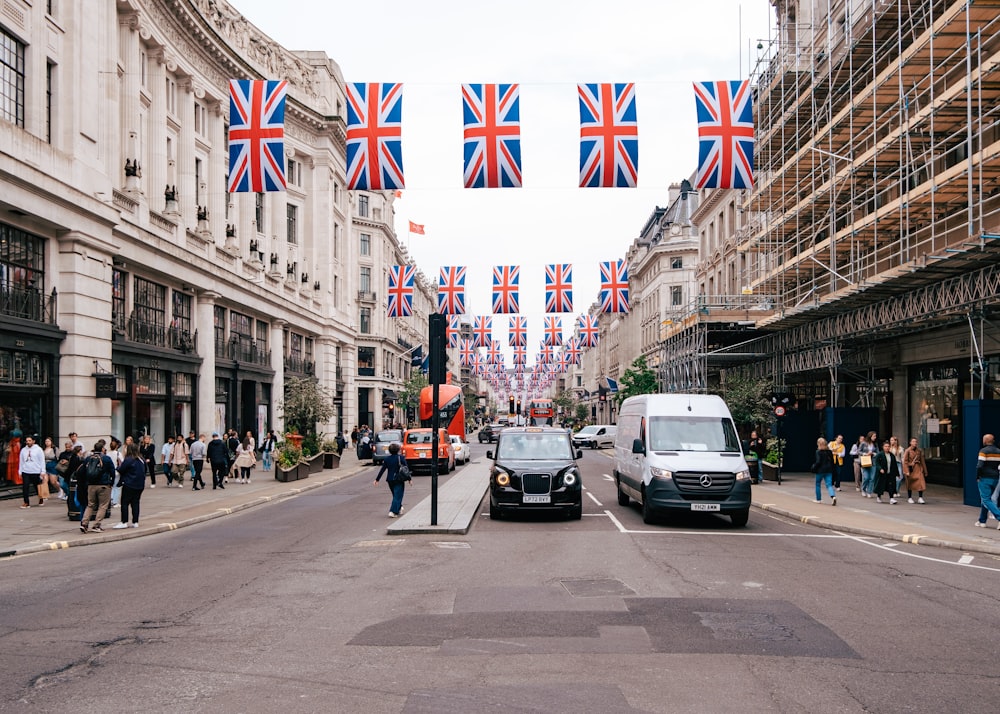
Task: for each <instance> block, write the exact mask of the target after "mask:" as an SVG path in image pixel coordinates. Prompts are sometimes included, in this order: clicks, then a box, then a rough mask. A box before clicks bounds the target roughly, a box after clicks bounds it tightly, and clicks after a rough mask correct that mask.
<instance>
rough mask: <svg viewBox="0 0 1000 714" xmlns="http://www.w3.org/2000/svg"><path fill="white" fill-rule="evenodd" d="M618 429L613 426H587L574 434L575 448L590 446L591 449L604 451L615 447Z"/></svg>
mask: <svg viewBox="0 0 1000 714" xmlns="http://www.w3.org/2000/svg"><path fill="white" fill-rule="evenodd" d="M616 432H617V429H616V427H615V426H614V425H612V424H594V425H592V426H585V427H583V428H582V429H580V431H578V432H576V433H575V434H573V446H580V447H583V446H589V447H590V448H591V449H603V448H604V447H605V446H614V445H615V433H616Z"/></svg>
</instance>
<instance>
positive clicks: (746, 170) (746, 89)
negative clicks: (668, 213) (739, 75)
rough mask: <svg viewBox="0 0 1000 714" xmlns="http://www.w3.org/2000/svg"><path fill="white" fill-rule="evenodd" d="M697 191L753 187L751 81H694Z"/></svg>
mask: <svg viewBox="0 0 1000 714" xmlns="http://www.w3.org/2000/svg"><path fill="white" fill-rule="evenodd" d="M694 100H695V106H696V109H697V112H698V173H697V174H696V176H695V183H696V185H697V188H751V187H752V186H753V144H754V127H753V97H752V95H751V93H750V82H749V80H743V81H742V82H740V81H734V82H695V83H694Z"/></svg>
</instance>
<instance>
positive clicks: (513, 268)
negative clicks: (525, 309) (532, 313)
mask: <svg viewBox="0 0 1000 714" xmlns="http://www.w3.org/2000/svg"><path fill="white" fill-rule="evenodd" d="M520 279H521V268H520V267H519V266H517V265H498V266H496V267H494V268H493V312H494V313H497V314H501V313H511V312H520V309H519V300H518V283H519V282H520Z"/></svg>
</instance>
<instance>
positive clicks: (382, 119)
mask: <svg viewBox="0 0 1000 714" xmlns="http://www.w3.org/2000/svg"><path fill="white" fill-rule="evenodd" d="M402 115H403V85H402V84H401V83H399V82H396V83H385V84H383V83H378V82H369V83H367V84H366V83H363V82H354V83H349V84H348V85H347V188H348V189H351V190H355V189H360V190H365V191H377V190H383V189H388V190H391V189H399V188H405V186H404V182H403V149H402V140H401V135H402V127H403V121H402Z"/></svg>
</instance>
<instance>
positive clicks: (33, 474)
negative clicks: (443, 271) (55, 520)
mask: <svg viewBox="0 0 1000 714" xmlns="http://www.w3.org/2000/svg"><path fill="white" fill-rule="evenodd" d="M44 473H45V452H43V451H42V447H41V446H39V445H38V444H36V443H35V438H34V437H33V436H26V437H24V446H22V447H21V452H20V454H18V461H17V475H18V476H20V477H21V495H22V496H23V497H24V505H22V506H21V508H31V500H30V498H29V494H28V491H29V488H30V487H31V486H37V485H38V483H39V482H41V480H42V474H44ZM38 505H39V506H44V505H45V499H43V498H41V497H39V499H38Z"/></svg>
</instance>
